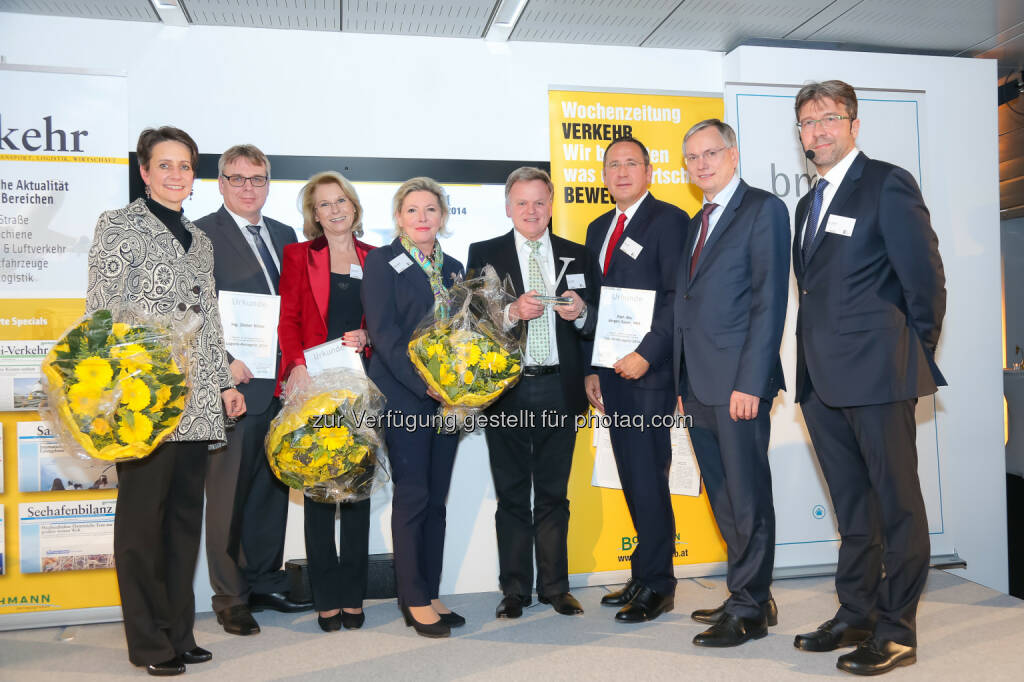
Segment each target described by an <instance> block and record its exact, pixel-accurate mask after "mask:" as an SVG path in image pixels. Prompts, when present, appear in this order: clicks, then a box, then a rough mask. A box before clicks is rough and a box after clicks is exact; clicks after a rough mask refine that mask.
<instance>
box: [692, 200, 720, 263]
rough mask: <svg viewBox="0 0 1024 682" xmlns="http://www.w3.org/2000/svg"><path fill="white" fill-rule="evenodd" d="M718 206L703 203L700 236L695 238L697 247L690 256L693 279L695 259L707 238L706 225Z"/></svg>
mask: <svg viewBox="0 0 1024 682" xmlns="http://www.w3.org/2000/svg"><path fill="white" fill-rule="evenodd" d="M716 208H718V204H704V210H703V211H702V212H701V216H700V237H698V238H697V248H695V249H694V250H693V255H692V256H691V257H690V279H693V271H694V270H696V269H697V261H698V260H699V259H700V252H701V251H703V250H704V242H706V241H707V239H708V225H709V224H710V223H711V214H712V213H713V212H714V210H715V209H716Z"/></svg>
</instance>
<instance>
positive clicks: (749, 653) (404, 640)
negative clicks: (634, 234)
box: [0, 571, 1024, 682]
mask: <svg viewBox="0 0 1024 682" xmlns="http://www.w3.org/2000/svg"><path fill="white" fill-rule="evenodd" d="M605 592H606V588H603V587H588V588H580V589H577V590H574V592H573V593H574V594H575V595H576V596H577V598H579V600H580V602H581V603H582V604H583V607H584V609H585V610H586V613H585V614H584V615H583V616H577V617H566V616H559V615H557V614H555V613H554V612H553V611H552V610H551V608H550V607H547V606H541V605H536V604H535V605H534V606H532V607H531V608H529V609H527V610H526V612H525V613H524V614H523V617H522V618H520V619H519V620H513V621H498V620H495V618H494V607H495V606H496V605H497V602H498V598H499V595H497V594H496V593H482V594H469V595H458V596H452V597H450V598H448V599H446V600H445V601H446V603H447V604H448V605H449V606H450V607H451V608H453V609H454V610H456V611H458V612H459V613H461V614H462V615H464V616H465V617H466V618H467V619H468V621H469V623H468V624H467V625H466V626H465V627H463V628H459V629H457V630H456V631H455V635H454V636H453V637H452V638H451V639H447V640H429V639H425V638H422V637H418V636H416V634H415V633H414V632H413V631H412V629H411V628H406V627H405V626H404V623H403V622H402V620H401V615H400V614H399V612H398V610H397V608H396V607H395V604H394V602H393V601H387V602H369V603H368V604H367V608H366V625H365V626H364V627H363V629H361V630H357V631H344V630H343V631H341V632H336V633H330V634H327V633H323V632H321V631H320V630H319V628H318V627H317V625H316V619H315V617H314V615H313V614H312V613H308V612H307V613H302V614H295V615H289V614H280V613H273V612H264V613H261V614H257V619H258V620H259V622H260V626H261V627H262V629H263V632H262V633H260V634H258V635H255V636H250V637H235V636H231V635H227V634H225V633H224V632H223V631H222V630H221V629H220V626H218V625H217V621H216V619H215V618H214V616H213V614H210V613H204V614H200V615H199V617H198V618H197V621H196V629H195V630H196V638H197V640H198V642H199V644H200V646H203V647H206V648H208V649H210V650H211V651H213V654H214V658H213V661H211V662H209V663H204V664H200V665H193V666H189V667H188V672H187V676H188V678H189V679H196V680H200V679H204V680H219V681H220V682H227V681H233V680H246V681H247V682H249V681H252V682H255V681H258V680H297V681H298V680H303V681H309V680H374V681H378V682H383V681H385V680H418V681H419V680H531V681H535V682H541V681H545V682H546V681H547V680H689V679H693V680H758V681H759V682H768V681H770V680H803V679H809V678H814V677H829V676H831V677H833V678H837V679H848V680H850V679H854V678H853V676H851V675H849V674H847V673H843V672H840V671H838V670H836V668H835V660H836V656H837V654H836V653H807V652H802V651H798V650H797V649H795V648H794V647H793V636H794V635H795V634H796V633H799V632H804V631H808V630H813V629H814V628H815V627H816V626H817V625H818V624H819V623H820V622H821V621H823V620H825V619H827V618H830V617H831V616H832V615H833V614H834V612H835V608H836V600H835V596H834V592H833V588H832V579H831V578H799V579H789V580H780V581H776V583H775V585H774V587H773V593H774V595H775V598H776V601H777V603H778V605H779V625H778V626H777V627H774V628H771V631H770V634H769V635H768V636H767V637H765V638H764V639H761V640H758V641H754V642H748V643H747V644H744V645H743V646H740V647H737V648H735V649H725V650H708V649H700V648H698V647H695V646H693V645H692V644H691V643H690V640H691V638H692V637H693V636H694V635H695V634H697V633H698V632H700V630H701V626H700V625H698V624H697V623H694V622H693V621H691V620H690V618H689V612H690V611H691V610H692V609H695V608H703V607H710V606H714V605H716V604H718V603H719V602H721V600H722V599H724V597H725V595H726V590H725V581H724V579H717V578H716V579H685V580H680V581H679V585H678V588H677V591H676V602H675V603H676V610H675V611H673V612H672V613H669V614H666V615H664V616H662V617H660V618H658V619H657V620H656V621H654V622H651V623H645V624H641V625H622V624H619V623H615V622H613V620H612V616H613V614H614V609H611V608H608V607H601V606H600V598H601V595H603V594H604V593H605ZM918 631H919V638H920V641H919V647H918V663H917V664H916V665H913V666H910V667H907V668H901V669H898V670H896V671H893V672H892V673H889V674H888V675H887V676H886V679H892V680H946V679H950V680H951V679H962V680H986V681H988V680H1013V681H1015V682H1019V681H1021V680H1024V601H1021V600H1018V599H1015V598H1014V597H1011V596H1008V595H1005V594H1001V593H999V592H995V591H993V590H990V589H988V588H985V587H982V586H980V585H977V584H975V583H971V582H969V581H966V580H963V579H962V578H959V577H957V576H954V575H951V574H949V573H945V572H943V571H932V572H931V575H930V576H929V580H928V587H927V592H926V593H925V596H924V600H923V601H922V603H921V607H920V609H919V613H918ZM839 653H842V652H839ZM119 679H135V680H140V679H148V677H147V676H146V674H145V672H144V671H143V670H142V669H139V668H134V667H133V666H131V665H130V664H129V663H128V660H127V654H126V651H125V645H124V631H123V629H122V627H121V624H120V623H109V624H101V625H83V626H76V627H70V628H64V629H62V628H44V629H37V630H21V631H14V632H4V633H0V680H18V681H19V682H21V681H26V680H32V681H33V682H34V681H35V680H119Z"/></svg>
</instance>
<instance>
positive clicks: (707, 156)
mask: <svg viewBox="0 0 1024 682" xmlns="http://www.w3.org/2000/svg"><path fill="white" fill-rule="evenodd" d="M728 148H729V147H728V145H727V146H725V147H719V148H718V149H709V150H707V151H706V152H704V153H703V154H687V155H685V156H684V157H683V158H684V159H686V165H690V164H692V163H696V162H697V159H704V161H705V162H707V163H714V162H715V161H717V160H718V159H719V157H720V156H721V154H722V152H724V151H725V150H726V149H728Z"/></svg>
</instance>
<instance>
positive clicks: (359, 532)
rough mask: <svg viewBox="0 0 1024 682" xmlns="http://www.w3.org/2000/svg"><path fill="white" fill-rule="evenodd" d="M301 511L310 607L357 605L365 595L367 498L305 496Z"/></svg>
mask: <svg viewBox="0 0 1024 682" xmlns="http://www.w3.org/2000/svg"><path fill="white" fill-rule="evenodd" d="M338 510H340V513H341V526H340V530H339V533H338V544H337V545H335V544H334V515H335V512H336V511H338ZM302 511H303V517H304V520H305V530H306V559H307V560H308V562H309V564H308V565H309V583H310V586H311V587H312V588H313V606H314V607H315V608H316V610H317V611H332V610H334V609H341V608H346V609H357V608H360V607H361V606H362V605H363V598H364V597H365V596H366V571H367V566H366V564H367V557H368V555H369V550H370V500H362V501H361V502H351V503H348V504H330V503H324V502H314V501H313V500H311V499H309V498H308V497H307V498H306V499H305V500H303V510H302ZM339 549H340V550H341V555H340V556H339V555H338V550H339Z"/></svg>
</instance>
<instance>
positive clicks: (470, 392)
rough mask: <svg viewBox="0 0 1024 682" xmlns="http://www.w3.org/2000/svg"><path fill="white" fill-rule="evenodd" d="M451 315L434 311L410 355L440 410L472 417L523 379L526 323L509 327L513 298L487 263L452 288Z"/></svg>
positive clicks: (419, 331)
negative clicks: (507, 319)
mask: <svg viewBox="0 0 1024 682" xmlns="http://www.w3.org/2000/svg"><path fill="white" fill-rule="evenodd" d="M449 295H450V298H451V305H450V307H449V309H450V310H452V311H453V313H452V315H451V316H450V317H447V318H444V319H437V318H436V317H435V315H434V314H431V315H430V316H429V317H428V318H427V319H426V320H424V321H423V322H421V323H420V326H419V327H418V328H417V329H416V331H415V332H414V333H413V335H412V341H410V342H409V359H410V360H412V364H413V367H415V368H416V370H417V372H419V374H420V376H421V377H422V378H423V381H425V382H426V384H427V386H429V387H430V388H432V389H434V391H436V392H437V394H438V395H440V396H441V402H442V406H441V413H442V415H449V414H452V413H454V414H455V415H456V418H457V419H458V420H459V421H460V422H461V423H464V421H465V418H466V417H467V416H468V415H471V414H473V413H474V412H478V411H480V410H482V409H483V408H485V407H487V406H488V405H490V404H491V403H493V402H494V401H495V400H497V399H498V398H499V397H500V396H501V394H502V393H504V392H505V391H506V390H508V389H509V388H511V387H512V386H514V385H515V383H516V382H517V381H519V375H520V373H521V372H522V358H523V341H522V329H523V327H524V325H515V326H514V327H512V328H511V329H507V330H506V329H505V328H504V310H505V305H506V304H508V303H511V302H512V301H513V300H514V297H513V296H512V295H511V294H509V293H508V292H507V291H506V289H505V287H504V286H503V285H502V283H501V281H500V280H499V279H498V276H497V274H496V273H495V272H494V268H492V267H491V266H485V267H484V269H483V273H482V274H481V276H480V277H474V278H472V279H467V280H465V281H463V282H459V283H457V284H455V285H454V286H452V288H451V290H450V292H449Z"/></svg>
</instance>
